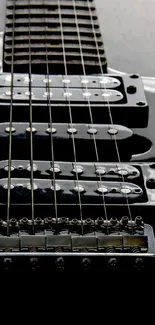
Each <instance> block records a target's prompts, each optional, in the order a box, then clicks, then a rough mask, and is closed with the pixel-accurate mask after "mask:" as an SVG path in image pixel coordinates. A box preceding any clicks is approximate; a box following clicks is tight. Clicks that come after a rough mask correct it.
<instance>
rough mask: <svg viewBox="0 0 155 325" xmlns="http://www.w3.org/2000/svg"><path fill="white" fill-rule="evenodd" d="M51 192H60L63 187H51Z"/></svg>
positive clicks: (56, 185)
mask: <svg viewBox="0 0 155 325" xmlns="http://www.w3.org/2000/svg"><path fill="white" fill-rule="evenodd" d="M51 190H52V191H56V192H59V191H61V187H60V186H59V185H58V184H55V186H54V185H52V186H51Z"/></svg>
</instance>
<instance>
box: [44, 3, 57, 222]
mask: <svg viewBox="0 0 155 325" xmlns="http://www.w3.org/2000/svg"><path fill="white" fill-rule="evenodd" d="M45 1H46V0H44V1H43V7H44V19H45V20H44V24H45V30H44V31H45V50H46V81H47V83H46V92H47V102H48V103H47V107H49V119H50V125H49V126H50V130H51V132H50V142H51V163H52V169H53V171H52V175H53V180H52V186H53V187H54V208H55V218H56V224H57V225H58V209H57V196H56V183H55V182H56V181H55V161H54V139H53V133H52V129H53V119H52V107H51V93H50V78H49V56H48V48H47V34H46V33H47V32H46V15H45V13H46V3H45Z"/></svg>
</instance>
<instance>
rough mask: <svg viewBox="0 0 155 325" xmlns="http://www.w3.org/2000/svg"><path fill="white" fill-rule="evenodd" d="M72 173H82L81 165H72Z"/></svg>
mask: <svg viewBox="0 0 155 325" xmlns="http://www.w3.org/2000/svg"><path fill="white" fill-rule="evenodd" d="M73 173H74V174H82V173H83V167H82V166H80V165H77V166H76V165H74V167H73Z"/></svg>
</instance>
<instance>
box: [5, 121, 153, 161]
mask: <svg viewBox="0 0 155 325" xmlns="http://www.w3.org/2000/svg"><path fill="white" fill-rule="evenodd" d="M9 127H10V124H9V123H3V124H0V144H1V147H2V148H3V149H2V152H1V153H0V158H1V159H7V157H8V150H9V143H10V132H9ZM12 128H13V131H12V159H30V148H31V147H32V148H33V159H44V160H45V159H46V160H52V159H54V160H63V161H73V162H74V161H76V160H77V161H97V154H98V157H99V161H104V160H105V159H106V161H108V160H109V161H111V160H113V159H114V158H115V161H118V160H119V157H118V154H117V151H116V144H115V142H116V140H117V145H118V150H119V154H120V159H121V160H124V161H125V160H128V159H130V157H131V154H132V152H133V153H134V152H136V150H135V148H132V143H134V144H135V145H136V144H137V142H136V137H133V133H132V131H131V130H130V129H128V128H126V127H123V126H120V125H112V126H110V125H105V124H104V125H101V124H100V125H95V124H93V126H91V125H89V124H87V125H86V124H72V125H67V124H60V123H59V124H56V123H52V125H49V124H45V123H33V130H32V133H33V141H32V143H31V141H30V140H31V128H30V125H29V123H13V125H12ZM51 130H52V132H51ZM72 130H73V131H72ZM111 130H112V132H113V130H114V135H113V133H112V134H111V133H110V132H111ZM51 133H52V134H51ZM95 143H96V146H97V149H96V147H95ZM125 145H128V152H127V154H125V150H124V148H125ZM146 145H149V143H146ZM52 146H53V150H54V156H53V155H52ZM19 147H20V148H23V150H19ZM40 148H42V150H40ZM74 148H75V152H76V154H75V153H74ZM85 149H87V150H85ZM105 152H106V155H105Z"/></svg>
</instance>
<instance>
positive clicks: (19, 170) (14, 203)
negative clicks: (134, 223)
mask: <svg viewBox="0 0 155 325" xmlns="http://www.w3.org/2000/svg"><path fill="white" fill-rule="evenodd" d="M9 168H10V175H11V179H10V182H8V178H7V177H8V175H9ZM31 177H32V169H31V164H30V161H20V160H19V161H17V160H16V161H14V160H13V161H12V163H11V165H10V166H9V165H8V161H3V162H1V163H0V211H1V218H2V219H4V220H6V208H7V202H8V190H9V189H10V211H11V216H12V217H15V218H17V219H18V218H20V216H21V215H23V216H25V217H27V215H31V204H32V190H33V192H34V209H35V216H36V217H42V216H44V215H46V216H50V215H51V214H52V215H53V216H54V215H55V204H56V206H57V211H58V216H59V217H63V216H65V217H66V216H67V217H68V218H71V217H72V216H74V217H75V218H78V219H79V216H80V215H79V207H80V202H81V207H82V214H83V218H84V219H85V218H86V216H90V217H91V218H93V219H94V218H95V217H96V215H98V216H101V217H103V216H104V217H105V208H106V211H107V215H108V219H109V218H110V217H111V216H113V215H115V216H116V217H119V216H120V214H121V215H127V216H128V215H129V213H130V211H131V214H132V215H134V216H135V215H141V216H142V217H143V219H144V221H145V222H148V223H150V222H151V224H155V219H154V209H155V199H154V198H155V196H154V192H155V166H154V164H151V165H149V164H147V163H134V164H132V163H121V164H119V163H94V164H93V163H83V162H78V163H77V164H75V163H69V162H59V161H55V164H54V165H53V164H52V163H51V162H50V161H49V162H48V161H34V162H33V182H32V179H31ZM32 184H33V185H32ZM55 193H56V196H54V194H55ZM79 197H80V201H79ZM55 200H56V202H55ZM120 206H121V209H120ZM148 211H149V213H148Z"/></svg>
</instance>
